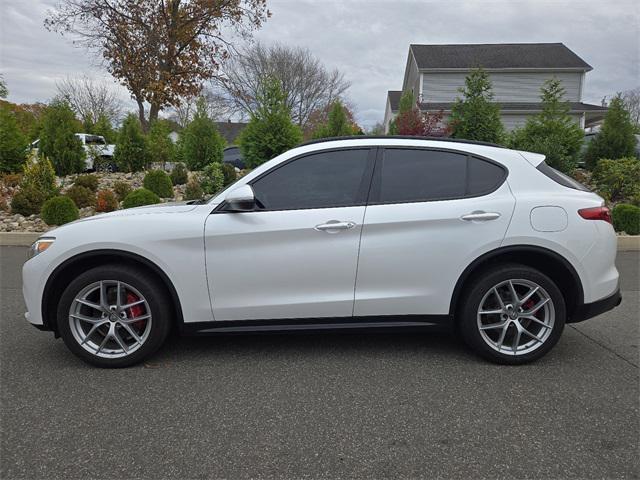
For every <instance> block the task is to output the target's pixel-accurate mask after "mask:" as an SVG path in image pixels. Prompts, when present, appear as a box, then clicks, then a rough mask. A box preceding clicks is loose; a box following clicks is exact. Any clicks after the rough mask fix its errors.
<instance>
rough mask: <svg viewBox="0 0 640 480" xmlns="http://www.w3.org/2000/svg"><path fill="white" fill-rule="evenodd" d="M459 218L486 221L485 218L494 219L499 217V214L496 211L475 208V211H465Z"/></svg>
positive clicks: (469, 220)
mask: <svg viewBox="0 0 640 480" xmlns="http://www.w3.org/2000/svg"><path fill="white" fill-rule="evenodd" d="M460 218H461V219H462V220H466V221H468V222H486V221H487V220H496V219H497V218H500V214H499V213H498V212H484V211H481V210H477V211H475V212H471V213H467V214H466V215H463V216H461V217H460Z"/></svg>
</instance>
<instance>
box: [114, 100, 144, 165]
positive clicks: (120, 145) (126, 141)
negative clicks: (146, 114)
mask: <svg viewBox="0 0 640 480" xmlns="http://www.w3.org/2000/svg"><path fill="white" fill-rule="evenodd" d="M113 159H114V161H115V162H116V165H117V166H118V169H119V170H120V171H121V172H137V171H138V170H142V169H143V168H144V167H145V165H147V164H148V163H149V150H148V148H147V141H146V139H145V138H144V135H143V133H142V129H141V128H140V121H139V120H138V117H136V116H135V115H134V114H133V113H130V114H129V115H127V118H125V120H124V122H122V128H121V129H120V135H118V142H117V143H116V148H115V150H114V152H113Z"/></svg>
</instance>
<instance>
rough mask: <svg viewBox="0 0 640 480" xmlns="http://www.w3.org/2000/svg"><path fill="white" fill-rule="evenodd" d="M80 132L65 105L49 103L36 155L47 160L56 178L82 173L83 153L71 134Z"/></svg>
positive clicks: (82, 149) (78, 140) (72, 115)
mask: <svg viewBox="0 0 640 480" xmlns="http://www.w3.org/2000/svg"><path fill="white" fill-rule="evenodd" d="M80 128H82V125H81V124H80V122H78V121H77V120H76V117H75V114H74V113H73V110H71V107H70V106H69V104H68V103H67V102H65V101H54V102H52V103H51V104H50V105H49V106H48V107H47V108H46V109H45V112H44V115H43V117H42V129H41V132H40V153H41V154H42V155H44V156H46V157H47V158H49V159H51V162H52V163H53V167H54V168H55V171H56V173H57V174H58V175H69V174H71V173H79V172H82V171H83V170H85V169H86V164H85V151H84V148H83V147H82V142H81V141H80V139H79V138H78V137H76V136H75V133H76V132H78V131H80V130H79V129H80Z"/></svg>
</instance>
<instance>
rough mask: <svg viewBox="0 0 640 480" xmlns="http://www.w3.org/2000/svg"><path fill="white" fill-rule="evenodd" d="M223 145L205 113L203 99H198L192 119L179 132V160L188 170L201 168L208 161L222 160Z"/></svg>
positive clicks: (213, 123) (212, 123)
mask: <svg viewBox="0 0 640 480" xmlns="http://www.w3.org/2000/svg"><path fill="white" fill-rule="evenodd" d="M224 145H225V141H224V138H222V136H221V135H220V133H219V132H218V129H217V128H216V124H215V122H214V121H213V120H212V119H211V118H210V117H209V114H208V113H207V105H206V102H205V100H204V99H203V98H200V99H198V102H197V103H196V113H195V115H194V116H193V120H191V122H190V123H189V124H188V125H187V126H186V127H185V128H184V130H182V133H181V134H180V140H179V141H178V152H179V157H180V161H182V162H184V163H185V164H186V165H187V167H188V168H189V170H202V169H203V168H204V167H205V166H207V165H209V164H210V163H213V162H222V152H223V150H224Z"/></svg>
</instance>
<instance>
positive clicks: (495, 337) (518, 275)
mask: <svg viewBox="0 0 640 480" xmlns="http://www.w3.org/2000/svg"><path fill="white" fill-rule="evenodd" d="M565 319H566V308H565V302H564V298H563V296H562V293H561V292H560V290H559V289H558V287H557V286H556V284H555V283H554V282H553V281H552V280H551V279H550V278H549V277H547V276H546V275H544V274H543V273H542V272H539V271H538V270H535V269H533V268H530V267H527V266H524V265H505V266H502V267H498V268H495V269H493V270H490V271H488V272H486V273H484V274H482V275H481V276H478V277H476V278H475V281H474V283H473V286H472V287H471V288H470V289H468V290H467V292H466V298H465V303H464V305H463V306H462V309H461V317H460V319H459V321H460V331H461V333H462V336H463V338H464V340H465V342H466V343H467V344H468V345H469V346H470V347H471V348H472V349H473V350H475V351H476V352H477V353H479V354H480V355H482V356H483V357H485V358H488V359H489V360H492V361H494V362H497V363H506V364H522V363H528V362H531V361H534V360H537V359H538V358H540V357H542V356H544V355H545V354H546V353H547V352H548V351H549V350H551V348H553V346H554V345H555V344H556V343H557V341H558V339H559V338H560V335H561V334H562V330H563V329H564V324H565Z"/></svg>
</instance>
